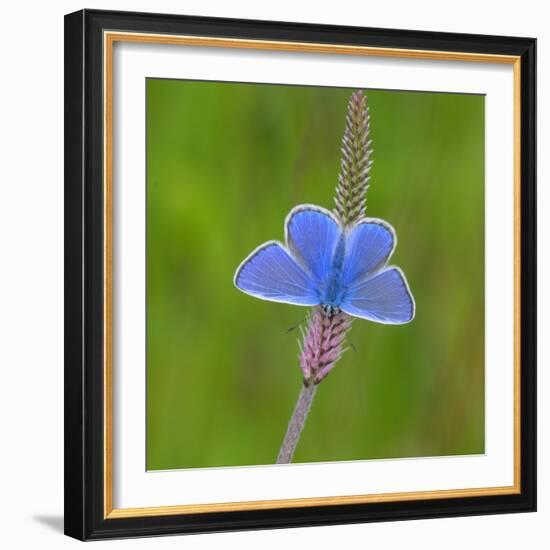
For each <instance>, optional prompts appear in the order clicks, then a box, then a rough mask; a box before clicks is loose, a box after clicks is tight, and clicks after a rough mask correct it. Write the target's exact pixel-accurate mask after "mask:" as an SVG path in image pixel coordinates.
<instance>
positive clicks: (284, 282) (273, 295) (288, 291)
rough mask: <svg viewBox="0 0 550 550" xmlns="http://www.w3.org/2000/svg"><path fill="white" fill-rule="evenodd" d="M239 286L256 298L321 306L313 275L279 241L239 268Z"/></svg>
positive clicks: (266, 245)
mask: <svg viewBox="0 0 550 550" xmlns="http://www.w3.org/2000/svg"><path fill="white" fill-rule="evenodd" d="M234 283H235V286H236V287H237V288H238V289H239V290H242V291H243V292H246V293H247V294H250V295H251V296H255V297H256V298H261V299H262V300H270V301H272V302H283V303H287V304H296V305H302V306H314V305H318V304H319V298H318V296H317V294H316V292H315V288H314V284H313V281H312V279H311V276H310V275H309V274H308V273H306V272H305V271H304V270H303V269H302V267H301V266H300V265H298V263H297V262H296V261H295V260H294V258H292V256H291V255H290V254H289V252H288V251H287V250H286V249H285V248H284V247H283V246H282V245H281V243H278V242H276V241H270V242H267V243H265V244H263V245H262V246H260V247H258V248H257V249H256V250H254V251H253V252H252V253H251V254H250V255H249V256H248V257H247V258H246V259H245V260H244V261H243V262H242V263H241V265H240V266H239V267H238V268H237V271H236V272H235V278H234Z"/></svg>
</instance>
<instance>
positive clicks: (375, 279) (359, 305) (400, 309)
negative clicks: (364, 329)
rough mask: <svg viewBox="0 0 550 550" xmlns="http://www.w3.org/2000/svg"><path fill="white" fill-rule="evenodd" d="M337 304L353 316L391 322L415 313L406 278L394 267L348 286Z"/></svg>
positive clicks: (404, 319) (400, 322)
mask: <svg viewBox="0 0 550 550" xmlns="http://www.w3.org/2000/svg"><path fill="white" fill-rule="evenodd" d="M340 308H341V309H342V310H343V311H344V312H346V313H347V314H348V315H352V316H353V317H360V318H362V319H368V320H369V321H376V322H378V323H386V324H394V325H400V324H403V323H408V322H409V321H412V320H413V318H414V313H415V304H414V298H413V296H412V294H411V291H410V289H409V285H408V283H407V279H406V278H405V275H404V274H403V272H402V271H401V270H400V269H399V268H397V267H389V268H387V269H384V270H382V271H380V272H379V273H377V274H376V275H374V276H372V277H370V278H367V279H364V280H360V281H359V282H358V283H357V284H356V285H354V286H351V287H349V288H348V289H347V292H346V295H345V296H344V299H343V301H342V304H341V305H340Z"/></svg>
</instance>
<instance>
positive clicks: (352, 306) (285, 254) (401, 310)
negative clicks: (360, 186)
mask: <svg viewBox="0 0 550 550" xmlns="http://www.w3.org/2000/svg"><path fill="white" fill-rule="evenodd" d="M396 243H397V237H396V234H395V230H394V229H393V227H392V226H391V225H390V224H389V223H388V222H386V221H384V220H379V219H376V218H362V219H361V220H359V221H357V222H356V223H355V224H353V225H352V226H351V227H346V228H344V227H343V226H342V225H341V223H340V222H339V220H338V218H337V217H336V216H335V215H334V214H333V213H332V212H330V211H329V210H326V209H325V208H322V207H320V206H315V205H310V204H305V205H300V206H296V207H295V208H293V209H292V210H291V211H290V213H289V214H288V216H287V217H286V220H285V244H283V243H280V242H278V241H268V242H266V243H264V244H262V245H260V246H259V247H258V248H256V249H255V250H253V251H252V252H251V253H250V254H249V255H248V256H247V257H246V258H245V259H244V260H243V262H242V263H241V264H240V265H239V267H238V268H237V271H236V272H235V277H234V283H235V286H236V287H237V288H238V289H239V290H241V291H243V292H245V293H246V294H249V295H251V296H254V297H256V298H261V299H262V300H269V301H272V302H282V303H287V304H295V305H300V306H322V307H323V308H324V309H325V311H326V312H328V313H329V314H330V313H335V312H339V311H343V312H345V313H347V314H348V315H351V316H353V317H359V318H361V319H368V320H370V321H375V322H378V323H386V324H402V323H408V322H409V321H412V319H413V318H414V314H415V302H414V298H413V296H412V294H411V291H410V289H409V285H408V283H407V279H406V278H405V275H404V273H403V272H402V271H401V269H399V268H398V267H395V266H388V265H387V263H388V260H389V258H390V257H391V255H392V253H393V251H394V250H395V246H396Z"/></svg>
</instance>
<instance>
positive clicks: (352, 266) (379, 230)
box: [342, 218, 397, 287]
mask: <svg viewBox="0 0 550 550" xmlns="http://www.w3.org/2000/svg"><path fill="white" fill-rule="evenodd" d="M396 241H397V238H396V235H395V231H394V229H393V227H392V226H391V225H390V224H389V223H387V222H385V221H384V220H379V219H376V218H365V219H363V220H362V221H360V222H359V223H358V224H357V225H355V226H354V227H353V228H352V230H351V231H350V232H349V233H348V235H347V237H346V256H345V258H344V267H343V271H342V283H343V285H344V286H345V287H349V286H351V285H353V284H355V283H357V282H358V281H360V280H363V279H366V278H367V277H368V276H369V275H370V274H372V273H375V272H376V271H378V270H379V269H380V268H381V267H382V266H384V265H385V264H386V263H387V261H388V260H389V258H390V256H391V255H392V253H393V251H394V249H395V245H396Z"/></svg>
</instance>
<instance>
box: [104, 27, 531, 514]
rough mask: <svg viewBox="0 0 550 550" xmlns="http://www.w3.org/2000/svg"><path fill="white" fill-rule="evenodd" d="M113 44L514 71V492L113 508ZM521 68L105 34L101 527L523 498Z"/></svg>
mask: <svg viewBox="0 0 550 550" xmlns="http://www.w3.org/2000/svg"><path fill="white" fill-rule="evenodd" d="M116 42H134V43H136V42H137V43H144V44H167V45H181V46H204V47H217V48H240V49H256V50H268V51H269V50H271V51H286V52H302V53H319V54H337V55H360V56H371V57H394V58H406V59H426V60H436V61H437V60H439V61H467V62H476V63H498V64H508V65H512V66H513V82H514V84H513V85H514V91H513V92H514V115H513V116H514V176H513V177H514V266H513V269H514V397H513V399H514V407H513V408H514V427H513V430H514V484H513V485H510V486H505V487H481V488H476V487H473V488H461V489H445V490H435V491H414V492H403V493H384V494H367V495H345V496H327V497H313V498H293V499H278V500H255V501H245V502H221V503H212V504H182V505H176V506H156V507H149V508H118V509H115V508H113V433H112V427H113V384H112V377H113V358H112V349H113V333H112V331H113V322H112V318H113V306H112V293H113V272H112V270H113V229H112V228H113V142H112V136H113V46H114V44H115V43H116ZM520 71H521V61H520V57H518V56H511V55H498V54H480V53H467V52H446V51H432V50H414V49H401V48H379V47H370V46H346V45H340V44H316V43H308V42H284V41H272V40H249V39H240V38H237V39H233V38H213V37H205V36H184V35H168V34H166V35H165V34H148V33H131V32H111V31H105V32H104V34H103V76H104V78H103V114H104V140H103V143H104V151H103V152H104V166H103V168H104V177H103V190H104V205H103V212H104V227H103V229H104V274H103V275H104V276H103V279H104V289H105V290H104V303H103V307H104V350H103V351H104V361H103V375H104V377H103V380H104V382H103V385H104V404H103V408H104V426H103V428H104V446H103V447H104V456H103V459H104V517H105V519H116V518H133V517H153V516H169V515H181V514H197V513H208V512H230V511H247V510H271V509H280V508H303V507H308V506H334V505H345V504H366V503H381V502H398V501H412V500H434V499H442V498H460V497H478V496H495V495H510V494H518V493H520V492H521V483H520V481H521V461H520V459H521V454H520V450H521V447H520V441H521V433H520V373H521V364H520V351H521V348H520V346H521V334H520V318H521V308H520V306H521V301H520V300H521V295H520V288H521V286H520V267H521V256H520V252H521V250H520V242H521V241H520V238H521V235H520V228H521V225H520V224H521V208H520V207H521V196H520V189H521V119H520V114H521V95H520V94H521V87H520V84H521V72H520Z"/></svg>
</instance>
